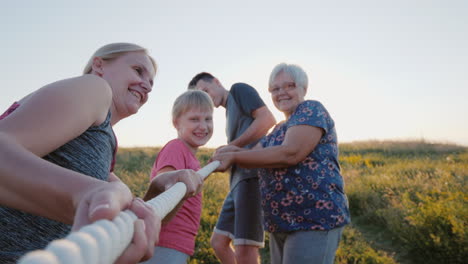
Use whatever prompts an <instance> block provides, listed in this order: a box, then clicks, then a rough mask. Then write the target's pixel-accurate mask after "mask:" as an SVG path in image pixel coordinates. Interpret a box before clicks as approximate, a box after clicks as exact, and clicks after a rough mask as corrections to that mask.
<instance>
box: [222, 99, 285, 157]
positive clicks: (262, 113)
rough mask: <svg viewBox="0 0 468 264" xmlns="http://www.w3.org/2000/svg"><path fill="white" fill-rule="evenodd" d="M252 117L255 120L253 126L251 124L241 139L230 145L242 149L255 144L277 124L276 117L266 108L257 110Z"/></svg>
mask: <svg viewBox="0 0 468 264" xmlns="http://www.w3.org/2000/svg"><path fill="white" fill-rule="evenodd" d="M252 117H253V118H254V121H253V122H252V124H250V126H249V127H248V128H247V129H246V130H245V131H244V133H242V135H241V136H240V137H238V138H236V139H235V140H233V141H231V143H229V145H234V146H238V147H241V148H242V147H244V146H246V145H248V144H250V143H252V142H255V141H257V140H259V139H260V138H262V137H263V136H264V135H266V133H267V132H268V130H269V129H270V128H271V127H272V126H273V125H274V124H275V123H276V120H275V117H273V114H272V113H271V111H270V110H269V109H268V107H266V106H262V107H260V108H257V109H255V110H254V111H253V112H252Z"/></svg>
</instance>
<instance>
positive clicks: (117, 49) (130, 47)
mask: <svg viewBox="0 0 468 264" xmlns="http://www.w3.org/2000/svg"><path fill="white" fill-rule="evenodd" d="M132 51H143V52H144V53H146V55H148V57H149V58H150V60H151V63H152V64H153V67H154V71H155V72H156V71H157V64H156V61H155V60H154V59H153V57H151V56H150V55H149V53H148V50H147V49H145V48H143V47H141V46H139V45H136V44H133V43H124V42H121V43H111V44H107V45H105V46H102V47H101V48H99V49H98V50H96V52H94V54H93V56H91V58H90V59H89V61H88V64H86V67H85V68H84V70H83V74H89V73H91V71H92V70H93V69H92V66H93V60H94V58H96V57H99V58H101V59H102V60H104V61H111V60H114V59H116V58H118V57H120V56H122V55H123V54H125V53H128V52H132Z"/></svg>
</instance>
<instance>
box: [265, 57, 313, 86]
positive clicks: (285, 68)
mask: <svg viewBox="0 0 468 264" xmlns="http://www.w3.org/2000/svg"><path fill="white" fill-rule="evenodd" d="M281 72H284V73H287V74H288V75H289V76H291V78H292V79H293V80H294V83H295V84H296V86H298V87H302V88H303V89H304V91H307V87H308V85H309V78H308V77H307V73H306V72H305V71H304V70H303V69H302V68H301V67H300V66H299V65H296V64H287V63H284V62H283V63H280V64H278V65H276V66H275V68H273V70H272V71H271V74H270V80H269V83H268V86H269V87H270V88H271V87H272V86H273V81H274V80H275V78H276V76H278V74H280V73H281Z"/></svg>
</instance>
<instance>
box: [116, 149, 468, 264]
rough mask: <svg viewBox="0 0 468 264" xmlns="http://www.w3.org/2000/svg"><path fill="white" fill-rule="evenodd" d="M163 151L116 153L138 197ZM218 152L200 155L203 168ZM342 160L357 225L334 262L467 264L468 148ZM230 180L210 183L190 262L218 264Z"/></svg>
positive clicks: (375, 152) (377, 152) (359, 154)
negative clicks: (215, 244) (217, 242)
mask: <svg viewBox="0 0 468 264" xmlns="http://www.w3.org/2000/svg"><path fill="white" fill-rule="evenodd" d="M158 151H159V148H122V149H120V150H119V152H118V156H117V163H116V174H117V175H118V176H120V177H121V179H122V180H123V181H124V182H126V183H127V184H128V185H129V186H130V188H131V189H132V191H133V192H134V193H135V194H136V195H137V196H140V197H141V196H142V195H143V194H144V192H145V190H146V188H147V186H148V178H149V176H148V175H149V172H150V170H151V167H152V164H153V162H154V159H155V157H156V155H157V153H158ZM212 151H213V150H212V149H201V150H200V151H199V153H198V155H197V156H198V158H199V160H200V161H201V163H202V165H204V164H206V161H207V160H208V159H209V157H210V155H211V153H212ZM340 162H341V166H342V174H343V176H344V177H345V182H346V192H347V194H348V197H349V201H350V208H351V215H352V221H353V223H352V224H351V225H349V226H347V227H346V229H345V232H344V236H343V239H342V241H341V244H340V247H339V249H338V252H337V257H336V260H335V263H340V264H342V263H405V264H406V263H427V264H430V263H466V260H467V259H468V238H467V233H468V227H467V221H468V206H467V201H468V196H467V193H468V192H467V191H468V190H467V189H468V188H467V185H466V181H467V179H468V148H465V147H460V146H455V145H447V144H431V143H427V142H358V143H352V144H341V145H340ZM228 182H229V180H228V175H227V174H225V173H215V174H212V175H211V176H210V178H209V179H208V180H207V181H206V183H205V186H204V191H203V195H204V199H203V202H204V205H203V212H202V220H201V226H200V230H199V234H198V236H197V241H196V251H195V255H194V257H193V258H192V259H191V260H190V263H192V264H193V263H219V262H218V260H217V259H216V257H215V256H214V253H213V250H212V249H211V247H210V245H209V238H210V235H211V231H212V229H213V226H214V224H215V223H216V219H217V215H218V213H219V210H220V208H221V205H222V202H223V199H224V196H225V195H226V193H227V192H228V190H229V186H228V185H229V184H228ZM266 240H267V241H268V237H267V238H266ZM266 244H267V245H268V243H266ZM268 250H269V249H268V246H267V247H266V248H264V249H262V250H261V254H262V263H269V257H268Z"/></svg>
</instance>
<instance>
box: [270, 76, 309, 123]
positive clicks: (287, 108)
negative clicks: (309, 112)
mask: <svg viewBox="0 0 468 264" xmlns="http://www.w3.org/2000/svg"><path fill="white" fill-rule="evenodd" d="M268 91H269V92H270V93H271V99H272V100H273V104H274V105H275V107H276V108H277V109H278V110H280V111H281V112H283V113H284V114H285V115H286V117H289V116H291V115H292V114H293V113H294V110H296V108H297V106H298V105H299V104H300V103H302V102H304V96H305V92H306V91H305V89H304V88H303V87H297V85H296V83H295V82H294V80H293V78H292V77H291V76H290V75H289V74H287V73H285V72H284V71H281V72H280V73H279V74H278V75H276V77H275V78H274V80H273V83H272V85H271V86H270V88H269V89H268Z"/></svg>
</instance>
